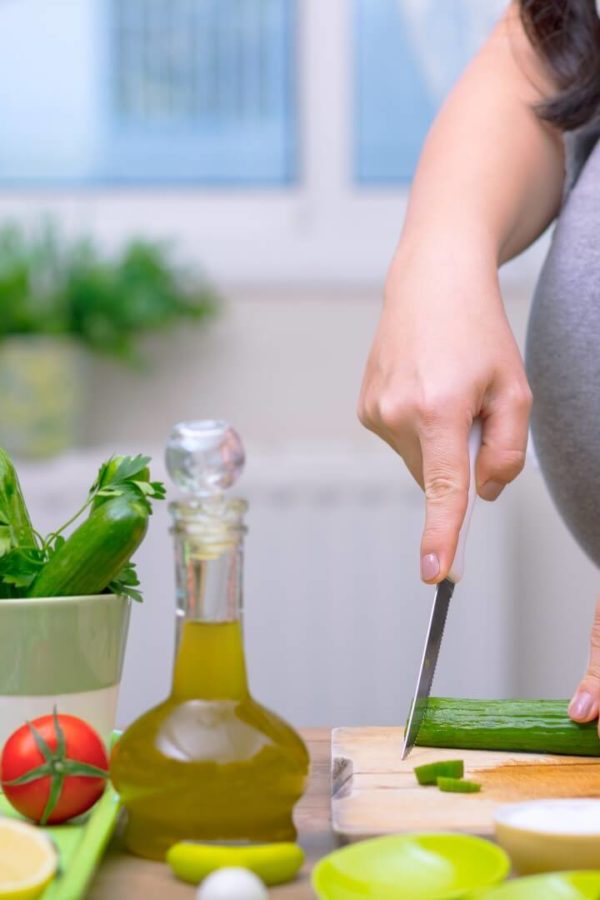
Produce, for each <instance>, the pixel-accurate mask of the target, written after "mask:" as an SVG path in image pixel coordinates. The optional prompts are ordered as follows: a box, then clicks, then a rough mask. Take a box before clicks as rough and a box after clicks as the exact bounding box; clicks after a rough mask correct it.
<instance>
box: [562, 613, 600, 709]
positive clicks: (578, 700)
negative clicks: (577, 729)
mask: <svg viewBox="0 0 600 900" xmlns="http://www.w3.org/2000/svg"><path fill="white" fill-rule="evenodd" d="M599 710H600V600H598V603H597V604H596V612H595V615H594V624H593V626H592V637H591V641H590V659H589V662H588V667H587V672H586V673H585V675H584V677H583V679H582V680H581V682H580V683H579V687H578V688H577V690H576V691H575V694H574V696H573V699H572V700H571V702H570V704H569V715H570V717H571V718H572V719H573V721H574V722H592V721H593V720H594V719H597V718H598V711H599Z"/></svg>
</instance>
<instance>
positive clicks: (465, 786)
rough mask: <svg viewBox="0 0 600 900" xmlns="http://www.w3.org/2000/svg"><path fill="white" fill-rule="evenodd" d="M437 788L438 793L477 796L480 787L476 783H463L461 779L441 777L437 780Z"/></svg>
mask: <svg viewBox="0 0 600 900" xmlns="http://www.w3.org/2000/svg"><path fill="white" fill-rule="evenodd" d="M437 786H438V787H439V789H440V791H445V792H447V793H449V794H478V793H479V791H480V790H481V785H480V784H478V783H477V782H476V781H465V780H464V779H462V778H445V777H444V776H443V775H442V776H441V777H440V778H438V780H437Z"/></svg>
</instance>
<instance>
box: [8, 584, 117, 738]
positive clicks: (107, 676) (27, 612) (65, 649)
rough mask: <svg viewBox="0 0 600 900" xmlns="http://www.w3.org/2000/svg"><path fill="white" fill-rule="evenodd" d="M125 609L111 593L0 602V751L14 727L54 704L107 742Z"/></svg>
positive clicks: (112, 724)
mask: <svg viewBox="0 0 600 900" xmlns="http://www.w3.org/2000/svg"><path fill="white" fill-rule="evenodd" d="M130 606H131V601H130V600H129V598H127V597H122V596H116V595H114V594H97V595H92V596H87V597H35V598H23V599H15V600H0V748H1V747H2V745H3V744H4V742H5V741H6V739H7V738H8V737H9V735H10V734H12V732H13V731H14V730H15V729H16V728H18V727H19V726H21V725H23V723H24V722H26V721H27V720H31V719H35V718H36V717H37V716H43V715H47V714H49V713H51V712H52V710H53V708H54V707H55V706H56V708H57V710H58V712H60V713H69V714H70V715H74V716H79V717H81V718H82V719H85V720H86V721H87V722H89V724H90V725H92V727H93V728H95V729H96V731H98V733H99V734H100V735H101V737H102V738H103V739H104V740H105V741H107V742H108V740H109V739H110V736H111V732H112V731H113V729H114V727H115V721H116V711H117V699H118V692H119V685H120V682H121V675H122V671H123V658H124V655H125V645H126V641H127V630H128V627H129V613H130Z"/></svg>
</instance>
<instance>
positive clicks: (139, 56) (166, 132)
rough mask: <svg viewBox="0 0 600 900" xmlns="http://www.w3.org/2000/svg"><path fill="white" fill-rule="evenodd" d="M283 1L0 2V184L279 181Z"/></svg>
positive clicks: (290, 105) (286, 50) (290, 124)
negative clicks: (45, 10)
mask: <svg viewBox="0 0 600 900" xmlns="http://www.w3.org/2000/svg"><path fill="white" fill-rule="evenodd" d="M295 4H296V0H61V2H60V3H56V4H53V12H52V15H51V16H50V15H49V16H47V17H46V16H42V15H41V13H40V9H41V0H19V2H18V3H4V4H0V179H1V180H3V181H7V180H9V181H18V180H26V181H80V182H97V181H109V182H110V181H112V182H115V181H122V182H144V181H162V182H178V181H179V182H190V181H194V182H202V183H231V184H257V183H273V184H281V183H285V182H288V181H291V180H293V179H294V178H295V174H296V168H297V165H296V145H297V138H296V110H295V93H296V91H295V83H294V82H295V78H296V73H295V59H294V37H295V35H294V31H295V22H294V19H295ZM25 36H26V37H25ZM24 54H25V55H26V56H27V58H28V59H29V60H30V63H28V65H26V66H23V65H22V60H23V57H24ZM34 63H35V64H34ZM15 73H18V85H17V87H16V86H15V84H16V83H15V77H16V76H15Z"/></svg>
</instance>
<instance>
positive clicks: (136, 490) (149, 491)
mask: <svg viewBox="0 0 600 900" xmlns="http://www.w3.org/2000/svg"><path fill="white" fill-rule="evenodd" d="M149 462H150V457H149V456H142V455H141V454H139V455H138V456H113V457H111V458H110V459H109V460H108V461H107V462H105V463H104V464H103V465H102V466H100V470H99V472H98V477H97V478H96V481H95V482H94V484H93V485H92V487H91V488H90V493H89V497H88V502H97V498H102V497H121V496H123V495H124V494H126V493H130V494H135V495H137V496H138V497H139V499H141V500H143V501H144V502H145V503H146V504H147V506H148V511H149V512H152V507H151V504H150V502H149V501H150V499H152V500H163V499H164V497H165V493H166V491H165V486H164V484H163V483H162V482H161V481H150V470H149V469H148V463H149Z"/></svg>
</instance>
